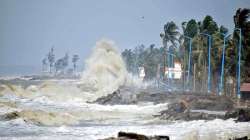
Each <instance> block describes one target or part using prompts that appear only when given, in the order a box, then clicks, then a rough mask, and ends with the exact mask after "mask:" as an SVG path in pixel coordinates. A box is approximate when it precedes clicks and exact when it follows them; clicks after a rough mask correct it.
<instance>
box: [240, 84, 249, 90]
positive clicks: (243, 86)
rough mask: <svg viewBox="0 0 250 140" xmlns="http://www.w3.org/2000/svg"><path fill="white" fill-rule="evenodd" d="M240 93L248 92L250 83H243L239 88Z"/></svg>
mask: <svg viewBox="0 0 250 140" xmlns="http://www.w3.org/2000/svg"><path fill="white" fill-rule="evenodd" d="M240 91H249V92H250V83H243V84H242V85H241V87H240Z"/></svg>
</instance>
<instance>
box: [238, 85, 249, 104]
mask: <svg viewBox="0 0 250 140" xmlns="http://www.w3.org/2000/svg"><path fill="white" fill-rule="evenodd" d="M240 93H241V98H242V99H243V100H250V83H243V84H242V85H241V87H240Z"/></svg>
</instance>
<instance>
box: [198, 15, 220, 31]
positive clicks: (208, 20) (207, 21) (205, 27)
mask: <svg viewBox="0 0 250 140" xmlns="http://www.w3.org/2000/svg"><path fill="white" fill-rule="evenodd" d="M201 29H202V31H203V32H204V33H207V34H210V35H212V34H214V33H215V32H216V31H218V26H217V23H216V22H215V21H214V20H213V18H212V17H211V16H209V15H207V16H206V17H205V18H204V20H203V22H202V26H201Z"/></svg>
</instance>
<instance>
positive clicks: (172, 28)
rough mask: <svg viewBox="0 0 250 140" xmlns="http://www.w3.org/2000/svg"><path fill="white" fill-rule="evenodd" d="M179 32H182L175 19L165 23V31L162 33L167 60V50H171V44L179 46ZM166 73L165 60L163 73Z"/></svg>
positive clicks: (164, 56)
mask: <svg viewBox="0 0 250 140" xmlns="http://www.w3.org/2000/svg"><path fill="white" fill-rule="evenodd" d="M179 34H180V33H179V31H178V26H177V25H176V24H175V23H174V22H173V21H170V22H167V23H166V24H165V25H164V33H161V34H160V37H161V38H162V43H163V47H164V51H165V53H164V55H163V59H164V60H166V56H167V51H169V46H170V45H173V46H174V48H175V49H176V48H177V41H178V36H179ZM169 42H170V43H171V44H170V45H169V44H168V43H169ZM164 73H165V62H164V64H163V74H164Z"/></svg>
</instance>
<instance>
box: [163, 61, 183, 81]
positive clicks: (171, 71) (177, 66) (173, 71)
mask: <svg viewBox="0 0 250 140" xmlns="http://www.w3.org/2000/svg"><path fill="white" fill-rule="evenodd" d="M165 76H166V77H167V78H170V79H181V76H182V69H181V63H179V62H175V63H174V67H173V68H168V67H166V68H165Z"/></svg>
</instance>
